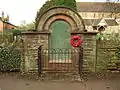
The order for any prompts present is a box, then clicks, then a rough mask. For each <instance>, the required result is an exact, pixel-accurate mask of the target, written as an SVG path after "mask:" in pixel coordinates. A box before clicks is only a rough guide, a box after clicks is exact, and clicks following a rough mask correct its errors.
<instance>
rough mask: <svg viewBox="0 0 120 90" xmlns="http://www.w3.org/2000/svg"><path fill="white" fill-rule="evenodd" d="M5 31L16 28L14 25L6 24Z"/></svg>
mask: <svg viewBox="0 0 120 90" xmlns="http://www.w3.org/2000/svg"><path fill="white" fill-rule="evenodd" d="M4 27H5V29H8V30H9V29H13V28H15V26H13V25H10V24H7V23H5V26H4Z"/></svg>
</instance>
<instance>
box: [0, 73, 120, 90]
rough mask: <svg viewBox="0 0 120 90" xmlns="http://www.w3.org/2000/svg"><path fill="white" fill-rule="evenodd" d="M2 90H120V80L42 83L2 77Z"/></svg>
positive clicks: (0, 81)
mask: <svg viewBox="0 0 120 90" xmlns="http://www.w3.org/2000/svg"><path fill="white" fill-rule="evenodd" d="M0 90H120V78H119V77H117V78H114V79H112V78H111V79H109V80H108V79H104V80H102V79H101V80H100V79H99V80H97V79H89V80H87V81H85V82H82V83H81V82H76V81H74V82H73V81H72V82H70V81H40V80H28V79H22V78H21V79H20V78H19V79H18V78H16V76H9V75H6V76H0Z"/></svg>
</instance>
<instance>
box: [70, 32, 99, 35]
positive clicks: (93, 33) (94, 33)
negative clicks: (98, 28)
mask: <svg viewBox="0 0 120 90" xmlns="http://www.w3.org/2000/svg"><path fill="white" fill-rule="evenodd" d="M98 33H99V32H71V34H91V35H96V34H98Z"/></svg>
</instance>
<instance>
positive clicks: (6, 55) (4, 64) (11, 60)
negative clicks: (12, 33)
mask: <svg viewBox="0 0 120 90" xmlns="http://www.w3.org/2000/svg"><path fill="white" fill-rule="evenodd" d="M19 69H20V51H19V50H17V49H14V50H13V49H11V48H0V71H16V70H19Z"/></svg>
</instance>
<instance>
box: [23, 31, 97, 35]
mask: <svg viewBox="0 0 120 90" xmlns="http://www.w3.org/2000/svg"><path fill="white" fill-rule="evenodd" d="M98 33H99V32H71V34H73V35H74V34H91V35H96V34H98ZM27 34H28V35H29V34H51V32H49V31H44V32H43V31H27V32H22V35H27Z"/></svg>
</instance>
